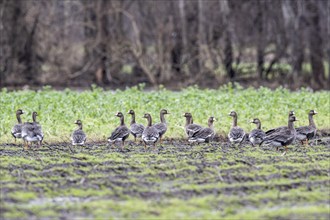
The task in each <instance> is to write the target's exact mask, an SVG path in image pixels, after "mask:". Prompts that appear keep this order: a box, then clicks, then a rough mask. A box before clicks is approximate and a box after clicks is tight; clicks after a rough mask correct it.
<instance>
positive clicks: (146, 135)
mask: <svg viewBox="0 0 330 220" xmlns="http://www.w3.org/2000/svg"><path fill="white" fill-rule="evenodd" d="M143 118H146V119H147V120H148V124H147V126H146V127H145V129H144V131H143V133H142V140H143V142H144V148H145V149H146V147H147V145H153V146H154V147H156V142H157V141H158V139H159V138H160V136H159V131H158V130H157V129H156V127H155V126H152V118H151V115H150V114H149V113H145V114H144V116H143Z"/></svg>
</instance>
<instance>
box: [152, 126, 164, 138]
mask: <svg viewBox="0 0 330 220" xmlns="http://www.w3.org/2000/svg"><path fill="white" fill-rule="evenodd" d="M153 127H154V128H156V129H157V130H158V133H159V135H160V136H162V135H163V134H165V132H166V131H167V126H166V124H165V123H157V124H154V126H153Z"/></svg>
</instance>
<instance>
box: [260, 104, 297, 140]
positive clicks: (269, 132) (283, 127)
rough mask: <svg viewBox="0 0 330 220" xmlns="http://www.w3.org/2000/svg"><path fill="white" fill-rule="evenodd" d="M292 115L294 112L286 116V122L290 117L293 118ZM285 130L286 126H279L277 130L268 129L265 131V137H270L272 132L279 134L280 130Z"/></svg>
mask: <svg viewBox="0 0 330 220" xmlns="http://www.w3.org/2000/svg"><path fill="white" fill-rule="evenodd" d="M293 115H295V113H294V111H292V110H291V111H289V114H288V120H289V118H290V117H291V116H293ZM286 128H287V126H281V127H277V128H273V129H270V130H268V131H266V132H265V133H266V135H270V134H272V133H273V132H279V131H280V130H282V129H286Z"/></svg>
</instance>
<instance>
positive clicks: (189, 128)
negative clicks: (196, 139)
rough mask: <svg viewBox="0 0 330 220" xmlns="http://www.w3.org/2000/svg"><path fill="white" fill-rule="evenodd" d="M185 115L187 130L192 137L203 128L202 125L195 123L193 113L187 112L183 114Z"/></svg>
mask: <svg viewBox="0 0 330 220" xmlns="http://www.w3.org/2000/svg"><path fill="white" fill-rule="evenodd" d="M183 117H185V118H186V125H185V130H186V134H187V136H188V138H190V137H192V136H193V135H194V134H195V133H196V132H198V131H199V130H201V129H202V128H203V127H202V126H200V125H198V124H194V123H193V117H192V114H191V113H189V112H186V113H184V114H183Z"/></svg>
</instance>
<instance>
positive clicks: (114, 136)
mask: <svg viewBox="0 0 330 220" xmlns="http://www.w3.org/2000/svg"><path fill="white" fill-rule="evenodd" d="M116 116H117V117H119V118H120V125H119V126H118V127H117V128H116V129H115V130H114V131H113V132H112V133H111V136H110V137H109V138H108V141H109V142H110V143H114V142H116V141H121V142H122V147H123V146H124V143H125V140H126V139H127V138H128V136H129V133H130V130H129V129H128V128H127V126H126V125H125V122H124V115H123V114H122V113H121V112H118V113H117V114H116Z"/></svg>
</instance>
